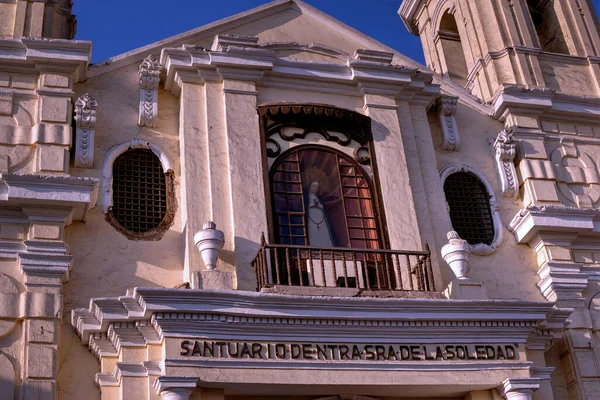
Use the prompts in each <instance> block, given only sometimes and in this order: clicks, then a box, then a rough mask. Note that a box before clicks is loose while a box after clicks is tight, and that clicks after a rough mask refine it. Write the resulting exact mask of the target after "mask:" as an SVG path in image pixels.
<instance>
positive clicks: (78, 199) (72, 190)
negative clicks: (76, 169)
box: [0, 173, 99, 222]
mask: <svg viewBox="0 0 600 400" xmlns="http://www.w3.org/2000/svg"><path fill="white" fill-rule="evenodd" d="M98 184H99V181H98V179H95V178H80V177H67V176H46V175H29V174H14V173H1V174H0V188H1V190H0V204H1V203H5V204H6V205H9V206H11V205H12V206H23V205H30V206H35V205H42V206H49V207H72V208H73V215H72V219H75V220H78V221H79V220H83V221H84V220H85V216H86V214H87V211H88V210H89V209H91V208H93V207H94V206H95V205H96V199H97V198H98ZM69 222H70V221H69Z"/></svg>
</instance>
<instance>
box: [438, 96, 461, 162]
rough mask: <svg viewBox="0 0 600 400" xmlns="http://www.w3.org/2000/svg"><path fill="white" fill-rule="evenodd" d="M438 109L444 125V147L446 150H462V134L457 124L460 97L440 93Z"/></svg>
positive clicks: (441, 122)
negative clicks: (459, 132)
mask: <svg viewBox="0 0 600 400" xmlns="http://www.w3.org/2000/svg"><path fill="white" fill-rule="evenodd" d="M436 109H437V112H438V115H439V119H440V124H441V126H442V149H443V150H445V151H458V150H460V136H459V134H458V125H457V124H456V111H457V109H458V97H454V96H448V95H445V94H443V95H440V96H439V97H438V99H437V102H436Z"/></svg>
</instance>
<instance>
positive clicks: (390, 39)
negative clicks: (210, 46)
mask: <svg viewBox="0 0 600 400" xmlns="http://www.w3.org/2000/svg"><path fill="white" fill-rule="evenodd" d="M268 2H269V1H268V0H221V1H215V0H170V1H168V2H166V1H159V0H119V1H117V0H75V1H74V13H75V14H76V15H77V20H78V23H77V36H76V39H80V40H91V41H93V42H94V46H93V54H92V62H98V61H102V60H105V59H107V58H110V57H113V56H116V55H118V54H121V53H124V52H126V51H129V50H133V49H135V48H138V47H141V46H144V45H146V44H149V43H152V42H155V41H157V40H161V39H164V38H167V37H169V36H173V35H176V34H178V33H181V32H184V31H187V30H189V29H193V28H196V27H198V26H201V25H204V24H207V23H210V22H213V21H216V20H219V19H221V18H225V17H228V16H230V15H233V14H236V13H238V12H242V11H245V10H248V9H250V8H253V7H256V6H259V5H262V4H266V3H268ZM305 2H306V3H308V4H310V5H312V6H313V7H316V8H318V9H320V10H321V11H323V12H325V13H327V14H329V15H331V16H333V17H335V18H337V19H339V20H340V21H342V22H344V23H346V24H348V25H350V26H352V27H354V28H356V29H358V30H360V31H362V32H364V33H365V34H367V35H369V36H371V37H373V38H375V39H377V40H379V41H380V42H382V43H385V44H386V45H388V46H390V47H392V48H394V49H396V50H398V51H399V52H401V53H403V54H405V55H406V56H408V57H410V58H412V59H414V60H416V61H418V62H420V63H424V58H423V51H422V49H421V41H420V39H419V38H418V37H416V36H414V35H412V34H410V33H408V31H407V30H406V28H405V27H404V24H403V23H402V20H401V19H400V17H399V16H398V13H397V11H398V8H399V7H400V3H401V2H402V0H305ZM592 3H593V4H594V5H595V7H596V9H597V10H600V0H592Z"/></svg>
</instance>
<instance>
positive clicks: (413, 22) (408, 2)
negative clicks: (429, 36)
mask: <svg viewBox="0 0 600 400" xmlns="http://www.w3.org/2000/svg"><path fill="white" fill-rule="evenodd" d="M426 3H427V0H404V1H403V2H402V4H400V8H399V9H398V15H400V18H401V19H402V22H404V25H405V26H406V29H408V30H409V32H410V33H412V34H413V35H417V36H418V35H419V26H418V24H417V18H418V16H419V14H421V11H422V10H423V7H425V4H426Z"/></svg>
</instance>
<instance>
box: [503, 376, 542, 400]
mask: <svg viewBox="0 0 600 400" xmlns="http://www.w3.org/2000/svg"><path fill="white" fill-rule="evenodd" d="M539 387H540V383H539V380H538V379H506V380H505V381H504V382H502V384H501V385H500V386H498V388H497V390H498V392H500V395H501V396H502V397H504V398H505V399H506V400H532V399H533V392H535V391H536V390H537V389H539Z"/></svg>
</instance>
